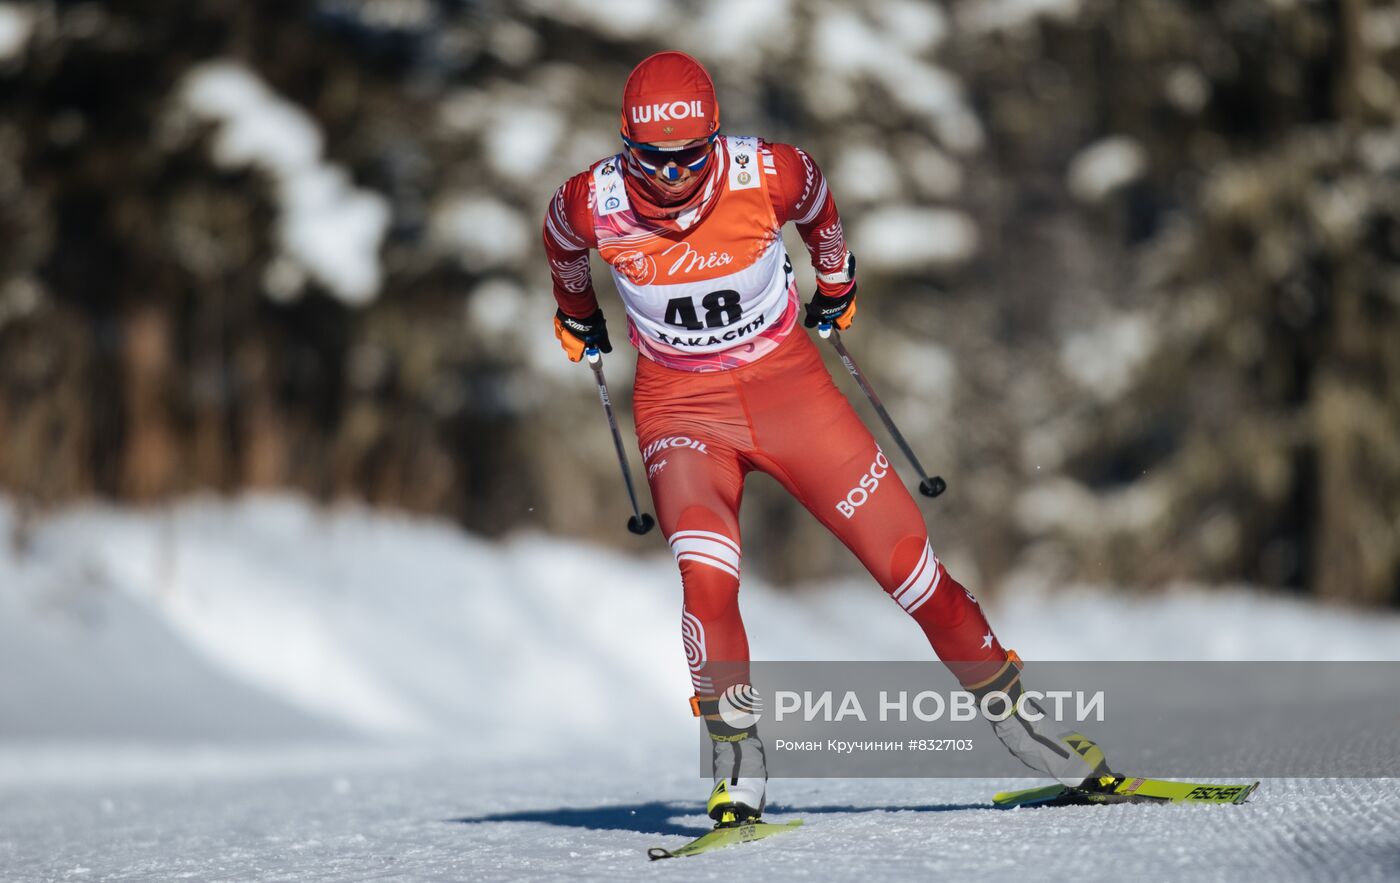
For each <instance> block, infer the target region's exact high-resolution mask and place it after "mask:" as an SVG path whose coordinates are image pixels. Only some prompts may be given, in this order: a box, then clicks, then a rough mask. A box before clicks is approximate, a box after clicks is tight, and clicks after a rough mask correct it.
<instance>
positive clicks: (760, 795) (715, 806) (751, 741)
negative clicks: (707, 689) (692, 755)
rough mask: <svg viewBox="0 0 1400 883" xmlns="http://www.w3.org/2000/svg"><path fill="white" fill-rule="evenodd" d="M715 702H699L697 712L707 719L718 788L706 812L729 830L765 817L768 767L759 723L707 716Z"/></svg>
mask: <svg viewBox="0 0 1400 883" xmlns="http://www.w3.org/2000/svg"><path fill="white" fill-rule="evenodd" d="M712 702H714V700H710V701H709V702H706V701H705V700H699V701H698V702H696V703H695V706H696V710H697V712H699V713H703V714H704V716H705V729H706V730H707V731H708V732H709V735H710V746H711V755H710V756H711V766H712V770H713V773H714V787H713V788H712V789H710V799H709V802H708V803H707V804H706V805H705V812H706V813H707V814H708V815H709V817H710V818H712V819H714V820H715V827H717V828H728V827H735V826H738V825H744V824H748V823H751V822H756V821H758V820H759V817H760V816H761V815H762V814H763V805H764V802H765V800H766V797H767V795H766V792H767V786H768V765H767V759H766V757H765V756H764V748H763V740H762V739H760V738H759V736H758V726H757V724H750V725H749V726H747V727H742V728H739V727H734V726H731V725H730V724H728V723H726V722H725V721H724V720H723V719H722V718H720V716H719V715H718V714H710V713H707V712H708V709H707V708H706V706H707V705H709V704H710V703H712Z"/></svg>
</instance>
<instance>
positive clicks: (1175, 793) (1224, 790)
mask: <svg viewBox="0 0 1400 883" xmlns="http://www.w3.org/2000/svg"><path fill="white" fill-rule="evenodd" d="M1258 787H1259V783H1258V782H1253V783H1251V784H1248V785H1217V784H1206V783H1202V782H1170V781H1167V780H1165V779H1147V778H1142V777H1140V776H1104V777H1103V778H1101V779H1099V780H1097V781H1095V782H1091V783H1086V784H1085V785H1081V786H1080V787H1078V788H1068V787H1066V786H1064V785H1045V786H1042V787H1040V788H1027V789H1025V790H1022V791H1002V792H999V793H998V794H996V795H994V796H993V797H992V804H993V805H995V806H997V807H1000V808H1002V809H1012V808H1014V807H1018V806H1093V805H1096V804H1109V803H1236V804H1237V803H1244V802H1245V801H1246V800H1248V799H1249V796H1250V795H1251V794H1253V793H1254V791H1255V789H1257V788H1258Z"/></svg>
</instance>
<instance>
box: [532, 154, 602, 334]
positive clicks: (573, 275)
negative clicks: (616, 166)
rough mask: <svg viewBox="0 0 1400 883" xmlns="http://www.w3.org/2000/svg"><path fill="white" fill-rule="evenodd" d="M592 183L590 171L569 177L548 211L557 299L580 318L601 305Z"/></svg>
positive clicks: (547, 235)
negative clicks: (594, 262) (592, 253)
mask: <svg viewBox="0 0 1400 883" xmlns="http://www.w3.org/2000/svg"><path fill="white" fill-rule="evenodd" d="M588 184H589V174H588V172H579V173H578V174H577V175H574V176H573V177H572V178H570V179H569V180H567V181H565V182H564V184H563V186H562V187H560V188H559V189H558V190H556V191H554V198H553V199H551V200H550V201H549V210H548V211H546V212H545V214H544V252H545V255H546V256H547V257H548V258H549V275H550V276H551V278H553V280H554V299H555V300H556V301H558V302H559V308H560V309H562V310H563V311H564V312H565V313H568V314H569V315H570V316H573V317H574V318H576V319H584V318H587V317H588V316H591V315H592V314H593V313H594V312H595V311H596V310H597V309H598V295H597V293H596V292H594V290H593V274H592V272H591V271H590V270H589V268H588V250H589V249H590V248H597V247H598V238H597V236H596V235H595V234H594V232H593V208H592V206H590V205H589V204H588V199H589V186H588Z"/></svg>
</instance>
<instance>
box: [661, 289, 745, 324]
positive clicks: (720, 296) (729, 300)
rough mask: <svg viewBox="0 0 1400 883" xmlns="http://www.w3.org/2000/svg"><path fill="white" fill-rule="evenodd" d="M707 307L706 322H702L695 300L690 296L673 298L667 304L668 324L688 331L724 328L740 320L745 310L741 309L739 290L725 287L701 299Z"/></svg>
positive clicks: (701, 303)
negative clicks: (697, 312)
mask: <svg viewBox="0 0 1400 883" xmlns="http://www.w3.org/2000/svg"><path fill="white" fill-rule="evenodd" d="M700 305H701V306H703V307H704V308H705V323H704V324H703V325H702V324H700V319H699V317H698V316H697V314H696V309H695V301H694V300H692V299H691V298H688V297H677V298H672V299H671V300H670V301H668V302H667V304H666V324H668V325H675V326H678V327H680V328H684V329H686V330H687V331H700V330H702V329H704V328H723V327H725V326H726V325H733V324H734V323H735V322H738V321H739V317H740V316H742V315H743V312H742V311H741V310H740V309H739V292H737V291H731V290H729V289H724V290H722V291H712V292H710V293H709V294H707V295H705V296H704V297H703V298H701V299H700Z"/></svg>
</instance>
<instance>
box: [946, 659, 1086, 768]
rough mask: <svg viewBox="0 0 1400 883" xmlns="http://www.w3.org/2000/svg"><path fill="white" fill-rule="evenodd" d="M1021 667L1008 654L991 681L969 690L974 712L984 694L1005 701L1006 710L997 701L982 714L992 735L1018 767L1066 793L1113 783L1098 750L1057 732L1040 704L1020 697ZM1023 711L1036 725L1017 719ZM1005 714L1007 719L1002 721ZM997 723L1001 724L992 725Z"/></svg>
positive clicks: (1079, 736) (1083, 739)
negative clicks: (998, 695)
mask: <svg viewBox="0 0 1400 883" xmlns="http://www.w3.org/2000/svg"><path fill="white" fill-rule="evenodd" d="M1022 665H1023V663H1022V662H1021V658H1020V657H1019V656H1017V655H1016V652H1015V651H1014V650H1013V651H1010V652H1008V653H1007V659H1006V665H1005V666H1003V667H1002V669H1001V671H999V672H998V673H997V674H996V675H994V676H993V677H992V678H991V679H990V680H988V681H985V682H983V683H982V684H978V685H976V686H975V687H971V688H969V689H970V692H971V693H972V694H973V696H975V697H976V698H977V702H978V704H979V706H980V705H981V702H982V698H983V697H984V696H986V695H987V694H989V693H993V692H1001V693H1005V694H1006V695H1007V696H1008V697H1009V698H1010V700H1011V702H1012V706H1011V709H1008V708H1007V707H1006V703H1005V702H1002V701H1000V700H999V699H998V700H992V701H990V702H988V708H987V710H988V712H989V713H991V714H992V715H993V717H992V718H991V720H990V722H991V725H992V732H993V733H995V734H996V736H997V738H998V739H1000V740H1001V742H1002V744H1003V745H1005V746H1006V747H1007V749H1008V750H1009V751H1010V752H1011V753H1012V754H1013V755H1015V757H1016V759H1017V760H1019V761H1021V763H1024V764H1025V765H1026V766H1028V767H1030V768H1031V769H1033V770H1035V771H1036V772H1038V773H1044V774H1045V775H1047V776H1050V777H1051V778H1054V779H1056V780H1058V781H1059V782H1060V784H1062V785H1064V786H1065V787H1067V788H1083V789H1089V790H1092V788H1093V787H1094V786H1095V785H1096V784H1097V783H1098V782H1099V780H1101V779H1103V778H1105V777H1108V778H1112V777H1113V773H1112V772H1111V771H1110V770H1109V767H1108V761H1107V759H1105V757H1104V753H1103V749H1101V748H1099V746H1098V745H1096V744H1095V743H1094V741H1093V740H1091V739H1089V738H1088V737H1087V736H1085V735H1083V734H1082V733H1076V732H1073V731H1072V730H1068V729H1065V728H1064V727H1062V726H1060V725H1059V724H1057V723H1056V722H1055V721H1054V720H1053V718H1052V717H1051V716H1050V715H1049V714H1046V712H1045V709H1044V708H1042V707H1041V705H1040V703H1038V702H1036V701H1035V700H1034V699H1031V698H1029V697H1026V696H1024V695H1022V693H1023V689H1022V686H1021V668H1022ZM1022 708H1028V709H1029V710H1031V711H1033V712H1035V713H1036V714H1038V715H1040V716H1041V717H1040V720H1035V721H1032V720H1027V719H1026V718H1024V717H1022V716H1021V714H1020V713H1019V712H1020V710H1021V709H1022ZM1008 710H1011V711H1012V713H1011V714H1009V715H1007V716H1005V717H1002V715H1003V714H1005V713H1006V712H1007V711H1008ZM998 717H1000V718H1001V719H1000V720H997V719H996V718H998Z"/></svg>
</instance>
